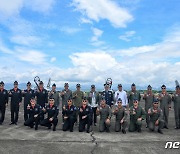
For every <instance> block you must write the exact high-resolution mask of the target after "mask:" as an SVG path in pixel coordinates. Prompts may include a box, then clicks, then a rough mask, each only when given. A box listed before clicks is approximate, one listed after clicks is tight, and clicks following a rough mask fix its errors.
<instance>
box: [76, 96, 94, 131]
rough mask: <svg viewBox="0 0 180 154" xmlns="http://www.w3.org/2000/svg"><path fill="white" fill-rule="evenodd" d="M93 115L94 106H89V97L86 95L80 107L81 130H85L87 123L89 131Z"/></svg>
mask: <svg viewBox="0 0 180 154" xmlns="http://www.w3.org/2000/svg"><path fill="white" fill-rule="evenodd" d="M92 115H93V111H92V108H91V107H90V106H88V101H87V98H86V97H84V98H83V100H82V106H81V107H80V108H79V132H83V131H85V126H86V125H87V129H86V132H87V133H89V129H90V126H91V125H92Z"/></svg>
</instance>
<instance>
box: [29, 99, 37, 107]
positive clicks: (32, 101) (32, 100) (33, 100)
mask: <svg viewBox="0 0 180 154" xmlns="http://www.w3.org/2000/svg"><path fill="white" fill-rule="evenodd" d="M30 102H31V106H32V107H34V106H35V104H36V100H35V99H31V101H30Z"/></svg>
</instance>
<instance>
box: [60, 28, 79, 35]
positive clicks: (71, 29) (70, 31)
mask: <svg viewBox="0 0 180 154" xmlns="http://www.w3.org/2000/svg"><path fill="white" fill-rule="evenodd" d="M60 31H62V32H64V33H67V34H70V35H72V34H75V33H77V32H79V31H81V29H80V28H73V27H61V28H60Z"/></svg>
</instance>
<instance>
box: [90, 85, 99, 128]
mask: <svg viewBox="0 0 180 154" xmlns="http://www.w3.org/2000/svg"><path fill="white" fill-rule="evenodd" d="M88 102H89V105H90V106H91V107H92V110H93V117H94V118H93V122H94V126H96V123H97V115H96V110H97V106H98V103H99V93H98V92H97V91H96V87H95V85H91V91H90V92H89V93H88Z"/></svg>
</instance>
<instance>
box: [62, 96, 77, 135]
mask: <svg viewBox="0 0 180 154" xmlns="http://www.w3.org/2000/svg"><path fill="white" fill-rule="evenodd" d="M67 104H68V105H66V106H65V105H64V106H63V111H62V114H63V119H64V124H63V131H67V130H70V132H73V127H74V123H75V121H76V107H75V106H74V105H72V99H71V98H69V100H68V101H67Z"/></svg>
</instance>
